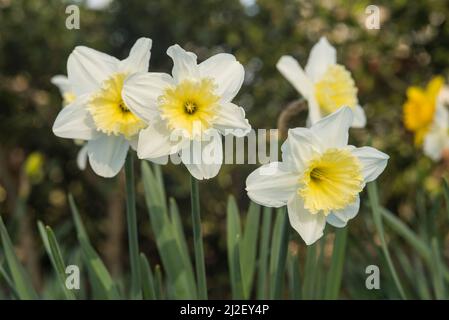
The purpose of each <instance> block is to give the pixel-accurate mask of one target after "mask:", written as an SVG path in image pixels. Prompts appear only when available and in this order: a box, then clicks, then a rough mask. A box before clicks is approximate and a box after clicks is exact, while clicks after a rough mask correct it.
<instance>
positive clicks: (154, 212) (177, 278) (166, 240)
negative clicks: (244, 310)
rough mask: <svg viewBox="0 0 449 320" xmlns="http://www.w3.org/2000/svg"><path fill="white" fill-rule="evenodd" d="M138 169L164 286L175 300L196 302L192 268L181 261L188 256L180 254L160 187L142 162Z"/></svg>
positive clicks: (148, 167) (146, 164)
mask: <svg viewBox="0 0 449 320" xmlns="http://www.w3.org/2000/svg"><path fill="white" fill-rule="evenodd" d="M141 166H142V180H143V186H144V196H145V202H146V205H147V208H148V215H149V218H150V222H151V228H152V230H153V233H154V236H155V239H156V245H157V247H158V252H159V255H160V257H161V260H162V265H163V266H164V271H165V275H166V277H167V282H168V283H169V284H170V287H171V288H173V290H172V293H173V296H174V298H176V299H196V297H197V288H196V282H195V276H194V273H193V270H192V266H191V264H186V263H185V261H186V260H185V259H182V257H183V256H184V255H186V254H187V252H184V253H183V252H182V251H183V250H182V247H180V245H179V241H178V238H177V232H176V227H175V226H174V224H173V223H172V222H171V221H170V218H169V216H168V212H167V211H168V210H167V205H166V202H165V201H166V199H165V198H164V197H163V195H164V193H163V192H162V190H161V189H162V186H161V185H160V183H159V182H158V179H157V178H156V176H155V175H154V173H153V171H152V170H151V168H150V166H149V164H148V163H147V162H146V161H142V163H141ZM180 257H181V259H180Z"/></svg>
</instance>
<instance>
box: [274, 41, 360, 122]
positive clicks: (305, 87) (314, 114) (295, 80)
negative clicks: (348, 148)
mask: <svg viewBox="0 0 449 320" xmlns="http://www.w3.org/2000/svg"><path fill="white" fill-rule="evenodd" d="M336 61H337V54H336V50H335V48H334V47H332V46H331V45H330V44H329V42H328V41H327V39H326V38H325V37H322V38H321V39H320V41H318V43H317V44H315V45H314V46H313V48H312V50H311V51H310V55H309V59H308V61H307V64H306V67H305V71H304V70H303V69H302V68H301V66H300V65H299V63H298V61H296V60H295V59H294V58H293V57H291V56H282V57H281V58H280V59H279V61H278V63H277V65H276V67H277V69H278V70H279V72H280V73H281V74H282V75H283V76H284V77H285V78H286V79H287V80H288V81H289V82H290V83H291V84H292V85H293V87H294V88H295V89H296V90H298V92H299V93H300V94H301V95H302V96H303V97H304V98H305V99H306V100H307V102H308V105H309V116H308V120H307V123H308V125H312V124H314V123H316V122H317V121H318V120H320V119H321V118H323V117H325V116H327V115H329V114H331V113H333V112H335V111H336V110H338V109H339V108H340V107H342V106H348V107H350V108H351V109H352V111H353V113H354V122H353V123H352V127H354V128H363V127H365V125H366V116H365V112H364V111H363V109H362V107H361V106H360V105H359V101H358V99H357V87H356V86H355V82H354V80H353V78H352V75H351V73H350V72H349V71H348V70H347V69H346V68H345V67H344V66H343V65H340V64H337V62H336Z"/></svg>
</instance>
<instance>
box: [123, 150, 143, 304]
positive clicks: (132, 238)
mask: <svg viewBox="0 0 449 320" xmlns="http://www.w3.org/2000/svg"><path fill="white" fill-rule="evenodd" d="M125 180H126V218H127V219H126V220H127V225H128V244H129V261H130V265H131V292H130V296H131V298H133V299H139V298H140V297H141V294H142V290H141V289H142V288H141V280H140V261H139V242H138V229H137V214H136V193H135V190H134V157H133V153H132V152H128V155H127V156H126V162H125Z"/></svg>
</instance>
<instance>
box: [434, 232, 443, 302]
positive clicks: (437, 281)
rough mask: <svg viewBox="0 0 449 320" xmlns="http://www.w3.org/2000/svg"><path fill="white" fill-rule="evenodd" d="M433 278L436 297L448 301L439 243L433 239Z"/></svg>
mask: <svg viewBox="0 0 449 320" xmlns="http://www.w3.org/2000/svg"><path fill="white" fill-rule="evenodd" d="M432 261H433V263H432V278H433V288H434V292H435V297H436V298H437V299H438V300H444V299H446V288H445V285H444V279H443V268H442V266H443V262H442V261H441V257H440V251H439V248H438V241H437V239H436V238H435V237H434V238H432Z"/></svg>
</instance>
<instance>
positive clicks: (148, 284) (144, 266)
mask: <svg viewBox="0 0 449 320" xmlns="http://www.w3.org/2000/svg"><path fill="white" fill-rule="evenodd" d="M140 272H141V277H140V278H141V279H142V295H143V298H144V299H146V300H154V299H156V293H155V290H154V278H153V273H152V272H151V267H150V264H149V263H148V260H147V258H146V257H145V255H144V254H143V253H141V254H140Z"/></svg>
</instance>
